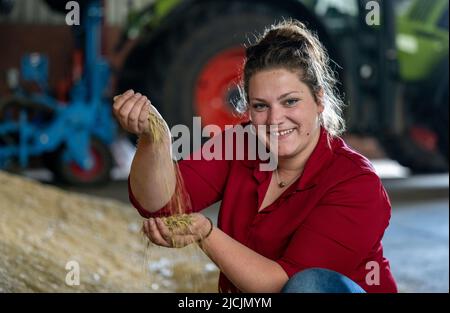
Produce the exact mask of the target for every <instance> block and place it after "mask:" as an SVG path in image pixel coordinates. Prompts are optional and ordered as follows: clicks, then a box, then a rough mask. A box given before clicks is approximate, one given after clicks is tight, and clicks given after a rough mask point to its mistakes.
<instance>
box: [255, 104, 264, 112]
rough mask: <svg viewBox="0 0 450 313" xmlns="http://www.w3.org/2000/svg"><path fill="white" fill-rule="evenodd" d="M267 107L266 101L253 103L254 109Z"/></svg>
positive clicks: (261, 109) (260, 109)
mask: <svg viewBox="0 0 450 313" xmlns="http://www.w3.org/2000/svg"><path fill="white" fill-rule="evenodd" d="M266 108H267V105H266V104H264V103H254V104H253V109H255V110H256V111H263V110H265V109H266Z"/></svg>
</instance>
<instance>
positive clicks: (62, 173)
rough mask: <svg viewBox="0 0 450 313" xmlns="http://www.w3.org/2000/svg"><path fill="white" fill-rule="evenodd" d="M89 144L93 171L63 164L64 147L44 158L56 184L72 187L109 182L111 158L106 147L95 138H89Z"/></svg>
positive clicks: (71, 164)
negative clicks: (92, 155)
mask: <svg viewBox="0 0 450 313" xmlns="http://www.w3.org/2000/svg"><path fill="white" fill-rule="evenodd" d="M90 142H91V151H92V152H93V153H94V157H93V160H94V163H95V164H94V169H95V171H94V170H93V171H83V170H82V169H81V168H79V167H78V166H77V165H75V164H74V163H69V164H67V163H66V162H64V161H63V154H64V147H61V148H60V149H58V151H56V152H55V153H52V154H49V155H47V156H46V164H47V167H48V168H49V169H50V170H51V171H52V172H53V174H54V175H55V179H56V181H57V182H60V183H63V184H69V185H73V186H92V185H101V184H105V183H107V182H109V181H110V172H111V169H112V167H113V158H112V155H111V152H110V150H109V148H108V146H107V145H105V144H104V143H103V142H102V141H100V140H98V139H96V138H91V141H90Z"/></svg>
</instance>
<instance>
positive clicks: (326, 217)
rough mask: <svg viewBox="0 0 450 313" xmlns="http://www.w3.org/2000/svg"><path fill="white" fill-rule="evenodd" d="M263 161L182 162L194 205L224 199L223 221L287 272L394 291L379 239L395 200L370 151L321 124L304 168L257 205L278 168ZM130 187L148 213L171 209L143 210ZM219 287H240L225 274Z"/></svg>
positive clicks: (199, 206)
mask: <svg viewBox="0 0 450 313" xmlns="http://www.w3.org/2000/svg"><path fill="white" fill-rule="evenodd" d="M222 137H225V136H222ZM233 144H235V142H233ZM259 164H260V161H258V160H256V161H250V160H241V161H240V160H209V161H208V160H204V159H202V160H183V161H180V162H179V168H180V172H181V175H182V177H183V179H184V183H185V187H186V191H187V193H188V195H189V197H190V200H191V208H189V212H190V211H193V212H198V211H201V210H202V209H204V208H206V207H208V206H210V205H211V204H213V203H215V202H218V201H220V200H221V201H222V202H221V206H220V211H219V216H218V227H219V228H220V229H221V230H222V231H224V232H225V233H226V234H228V235H229V236H231V237H232V238H234V239H235V240H237V241H239V242H241V243H242V244H244V245H245V246H247V247H248V248H250V249H253V250H254V251H256V252H258V253H259V254H261V255H263V256H265V257H267V258H269V259H271V260H274V261H276V262H277V263H278V264H279V265H280V266H281V267H282V268H283V269H284V270H285V271H286V273H287V275H288V276H289V277H292V276H293V275H294V274H295V273H297V272H299V271H301V270H304V269H307V268H313V267H319V268H326V269H331V270H334V271H337V272H339V273H341V274H344V275H346V276H347V277H349V278H350V279H352V280H353V281H355V282H356V283H357V284H359V285H360V286H361V287H362V288H363V289H364V290H366V291H367V292H397V287H396V283H395V281H394V278H393V276H392V274H391V272H390V267H389V262H388V260H387V259H385V258H384V257H383V248H382V245H381V239H382V237H383V234H384V231H385V229H386V228H387V226H388V224H389V219H390V215H391V206H390V203H389V199H388V196H387V194H386V191H385V190H384V188H383V186H382V184H381V181H380V179H379V177H378V176H377V174H376V173H375V171H374V169H373V167H372V165H371V164H370V162H369V161H368V160H367V159H366V158H365V157H363V156H361V155H360V154H358V153H356V152H355V151H353V150H352V149H350V148H349V147H348V146H347V145H346V144H345V143H344V141H343V140H342V139H340V138H333V139H331V140H330V141H328V140H327V132H326V131H325V130H324V129H322V130H321V134H320V139H319V141H318V144H317V145H316V147H315V149H314V151H313V153H312V154H311V156H310V158H309V159H308V161H307V163H306V165H305V167H304V171H303V174H302V175H301V176H300V178H299V179H298V180H297V181H296V182H294V183H293V184H292V185H291V186H290V187H289V188H288V189H287V190H285V192H284V193H283V194H282V195H281V196H280V197H279V198H278V199H277V200H276V201H275V202H274V203H272V204H271V205H269V206H268V207H266V208H264V209H263V210H261V211H260V212H258V208H259V207H260V206H261V204H262V201H263V199H264V196H265V193H266V191H267V189H268V186H269V182H270V180H271V177H272V173H273V172H267V171H260V168H259ZM128 191H129V198H130V201H131V203H132V204H133V205H134V207H136V209H137V210H138V212H139V213H140V214H141V215H142V216H143V217H145V218H148V217H154V216H163V215H167V214H168V212H169V211H168V208H167V207H165V208H162V209H161V210H159V211H157V212H155V213H150V212H148V211H146V210H145V209H144V208H143V207H142V206H141V205H140V204H139V203H138V202H137V201H136V199H135V197H134V196H133V193H132V191H131V188H130V185H129V184H128ZM242 266H245V264H242ZM261 275H264V273H261ZM219 291H222V292H230V291H231V292H238V291H239V290H238V289H237V288H236V287H235V286H234V285H233V284H232V283H231V282H230V281H229V280H228V279H227V277H226V276H225V275H224V274H223V273H220V278H219Z"/></svg>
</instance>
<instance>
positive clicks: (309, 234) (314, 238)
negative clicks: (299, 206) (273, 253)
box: [277, 173, 391, 277]
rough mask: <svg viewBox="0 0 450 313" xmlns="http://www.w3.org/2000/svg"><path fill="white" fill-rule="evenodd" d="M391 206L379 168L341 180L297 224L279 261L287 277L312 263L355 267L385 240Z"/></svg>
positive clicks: (347, 269)
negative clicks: (379, 174)
mask: <svg viewBox="0 0 450 313" xmlns="http://www.w3.org/2000/svg"><path fill="white" fill-rule="evenodd" d="M390 210H391V208H390V203H389V200H388V197H387V195H386V192H385V190H384V188H383V186H382V184H381V181H380V179H379V177H378V176H377V175H376V174H375V173H364V174H360V175H358V176H355V177H352V178H350V179H348V180H346V181H344V182H341V183H339V184H337V185H336V186H335V187H333V188H332V189H331V190H330V191H328V192H327V193H326V194H325V196H324V197H323V199H322V200H321V201H320V202H319V204H318V205H317V207H315V208H314V209H313V210H312V211H311V213H310V215H309V216H308V217H307V218H306V219H305V221H304V222H303V223H302V224H301V225H300V226H299V228H298V229H297V230H296V232H295V233H294V234H293V236H292V238H291V240H290V242H289V245H288V247H287V248H286V250H285V252H284V254H283V256H282V257H281V258H280V259H278V260H277V263H278V264H280V266H281V267H282V268H283V269H284V270H285V271H286V273H287V274H288V276H289V277H291V276H293V275H294V274H295V273H297V272H299V271H301V270H304V269H306V268H312V267H321V268H328V269H331V270H334V271H338V272H340V273H343V274H348V273H351V272H353V271H354V270H355V269H356V268H357V267H358V265H359V264H360V263H361V262H362V261H363V260H364V258H365V257H367V256H368V255H370V251H371V250H372V249H373V248H374V247H375V245H376V244H377V243H379V241H380V240H381V238H382V236H383V234H384V231H385V229H386V227H387V225H388V223H389V218H390V212H391V211H390Z"/></svg>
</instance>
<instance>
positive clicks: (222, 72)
mask: <svg viewBox="0 0 450 313" xmlns="http://www.w3.org/2000/svg"><path fill="white" fill-rule="evenodd" d="M244 58H245V50H244V49H243V48H240V47H239V48H231V49H227V50H225V51H222V52H220V53H219V54H217V55H215V56H214V57H213V58H211V59H210V60H209V61H208V62H207V63H206V64H205V66H204V67H203V69H202V71H201V72H200V75H199V77H198V79H197V83H196V86H195V98H194V108H195V111H196V112H195V114H196V115H198V116H200V117H201V118H202V125H203V126H205V125H211V124H213V125H217V126H220V128H221V129H224V128H225V125H235V124H238V123H240V122H242V121H245V120H247V119H248V118H247V116H246V115H244V116H239V115H238V114H237V113H236V112H235V111H233V108H232V104H231V103H230V101H229V99H230V97H236V95H237V92H238V89H237V86H238V84H239V80H240V77H241V72H242V65H243V61H244Z"/></svg>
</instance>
